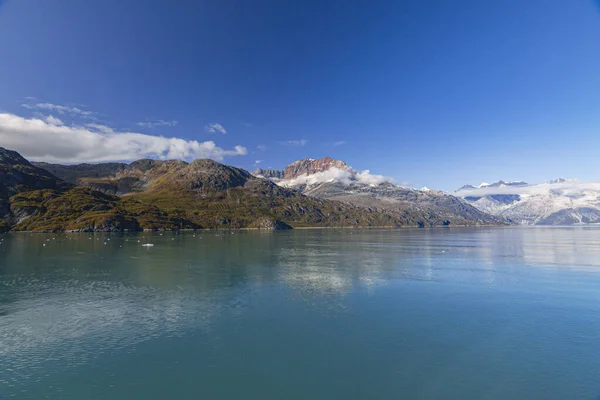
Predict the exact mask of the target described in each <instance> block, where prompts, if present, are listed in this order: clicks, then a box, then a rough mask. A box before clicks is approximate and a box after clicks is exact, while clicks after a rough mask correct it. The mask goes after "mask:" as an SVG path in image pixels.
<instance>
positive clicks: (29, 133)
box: [0, 103, 247, 163]
mask: <svg viewBox="0 0 600 400" xmlns="http://www.w3.org/2000/svg"><path fill="white" fill-rule="evenodd" d="M26 108H30V109H36V110H47V111H55V112H57V113H58V114H60V115H65V114H69V115H77V116H80V117H83V118H86V117H89V116H93V115H95V113H93V112H91V111H85V110H81V109H80V108H76V107H67V106H58V105H53V104H49V103H39V104H36V105H34V106H28V107H26ZM0 142H1V143H2V146H4V147H7V148H10V149H14V150H16V151H18V152H20V153H21V154H23V155H24V156H25V157H26V158H29V159H32V160H43V161H48V162H64V163H76V162H103V161H133V160H137V159H140V158H148V157H152V158H158V159H173V158H177V159H193V158H212V159H214V160H218V161H221V160H223V159H224V157H227V156H240V155H245V154H247V150H246V148H245V147H243V146H239V145H238V146H234V148H233V149H223V148H221V147H218V146H217V145H216V144H215V143H214V142H213V141H206V142H199V141H197V140H184V139H180V138H176V137H171V138H167V137H164V136H154V135H148V134H143V133H137V132H121V131H116V130H114V129H113V128H111V127H108V126H105V125H101V124H85V125H77V124H73V125H66V124H64V122H63V121H62V120H61V119H60V118H57V117H55V116H52V115H50V116H45V117H39V118H25V117H21V116H18V115H15V114H10V113H0Z"/></svg>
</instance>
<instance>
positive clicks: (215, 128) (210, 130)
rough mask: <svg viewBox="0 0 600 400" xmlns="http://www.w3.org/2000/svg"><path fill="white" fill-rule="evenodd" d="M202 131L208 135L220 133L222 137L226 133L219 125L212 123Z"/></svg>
mask: <svg viewBox="0 0 600 400" xmlns="http://www.w3.org/2000/svg"><path fill="white" fill-rule="evenodd" d="M204 130H205V131H206V132H208V133H221V134H223V135H225V134H226V133H227V131H226V130H225V127H224V126H223V125H221V124H219V123H218V122H213V123H211V124H207V125H205V126H204Z"/></svg>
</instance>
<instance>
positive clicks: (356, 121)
mask: <svg viewBox="0 0 600 400" xmlns="http://www.w3.org/2000/svg"><path fill="white" fill-rule="evenodd" d="M0 4H1V5H0V113H1V114H0V146H6V147H13V148H16V149H17V150H20V151H22V152H23V153H24V154H25V155H27V156H29V157H32V158H46V159H51V160H55V161H63V162H66V161H101V160H107V159H111V158H115V157H116V158H121V159H128V158H134V157H137V156H140V155H152V154H157V155H162V156H163V157H166V156H181V157H183V158H190V157H192V158H193V157H195V156H210V157H214V158H217V159H222V160H224V162H226V163H228V164H232V165H236V166H241V167H243V168H246V169H249V170H252V169H255V165H256V161H257V160H261V161H260V163H258V164H257V165H258V166H260V167H263V168H267V167H273V168H282V167H284V166H285V165H287V164H288V163H290V162H292V161H294V160H296V159H299V158H305V157H312V158H318V157H323V156H326V155H329V156H331V157H333V158H339V159H343V160H345V161H346V162H347V163H348V164H350V165H352V166H353V167H354V168H356V169H360V170H362V169H370V170H371V171H372V172H373V173H378V174H384V175H388V176H393V177H394V178H396V179H397V181H399V182H409V183H410V185H412V186H415V187H421V186H424V185H426V186H428V187H432V188H437V189H443V190H453V189H455V188H458V187H460V186H462V185H463V184H465V183H473V184H476V183H479V182H481V181H495V180H499V179H504V180H527V181H530V182H540V181H545V180H549V179H552V178H555V177H558V176H566V177H572V178H579V179H598V178H599V177H600V157H598V151H599V150H600V6H599V4H598V2H595V1H592V0H589V1H588V0H528V1H522V0H502V1H491V0H490V1H480V0H472V1H467V0H453V1H450V0H445V1H441V0H440V1H434V0H431V1H419V0H415V1H371V2H368V3H367V2H354V1H304V2H287V1H259V0H257V1H180V2H177V6H175V5H174V2H169V1H156V0H146V1H129V0H104V1H101V2H100V1H82V0H55V1H41V0H8V1H4V2H0ZM60 107H63V108H60ZM50 116H52V118H55V119H57V120H53V119H49V117H50ZM223 131H225V132H226V133H223ZM32 132H33V133H32ZM161 135H162V136H163V137H166V138H178V139H177V140H167V139H165V140H159V139H156V138H157V137H159V136H161ZM106 137H110V140H107V139H106ZM206 142H212V144H207V143H206ZM236 146H238V147H236ZM152 152H155V153H152Z"/></svg>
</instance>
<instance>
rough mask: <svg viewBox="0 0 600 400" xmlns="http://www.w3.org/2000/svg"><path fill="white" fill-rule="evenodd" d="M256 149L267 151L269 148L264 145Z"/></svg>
mask: <svg viewBox="0 0 600 400" xmlns="http://www.w3.org/2000/svg"><path fill="white" fill-rule="evenodd" d="M256 148H257V149H258V150H260V151H267V146H265V145H264V144H259V145H258V146H256Z"/></svg>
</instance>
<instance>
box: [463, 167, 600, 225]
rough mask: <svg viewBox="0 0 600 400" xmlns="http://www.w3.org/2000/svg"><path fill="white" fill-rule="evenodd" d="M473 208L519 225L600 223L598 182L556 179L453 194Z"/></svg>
mask: <svg viewBox="0 0 600 400" xmlns="http://www.w3.org/2000/svg"><path fill="white" fill-rule="evenodd" d="M454 194H455V195H456V196H459V197H461V198H463V199H464V200H466V201H467V202H469V204H471V205H473V206H474V207H476V208H477V209H478V210H480V211H483V212H485V213H489V214H492V215H495V216H498V217H501V218H504V219H506V220H508V221H510V222H513V223H517V224H522V225H573V224H586V223H597V222H600V182H596V181H591V182H581V181H578V180H576V179H565V178H558V179H554V180H551V181H549V182H547V183H541V184H527V183H525V182H521V181H519V182H503V181H499V182H496V183H494V184H491V185H487V186H481V187H473V186H471V185H465V186H463V187H461V188H460V189H458V190H457V191H456V192H455V193H454Z"/></svg>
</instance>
